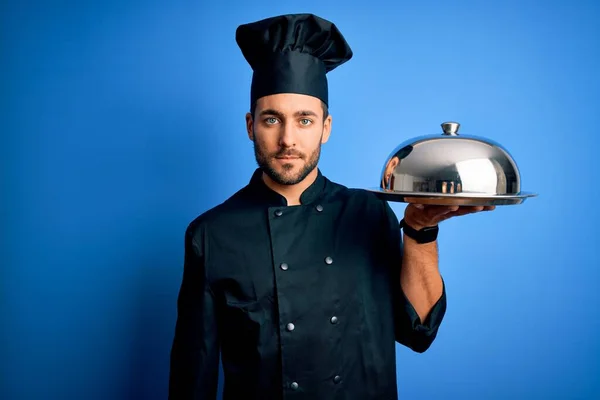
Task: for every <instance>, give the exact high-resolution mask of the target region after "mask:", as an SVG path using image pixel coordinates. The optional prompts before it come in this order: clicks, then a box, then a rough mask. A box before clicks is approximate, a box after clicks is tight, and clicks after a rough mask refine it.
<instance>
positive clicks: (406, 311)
mask: <svg viewBox="0 0 600 400" xmlns="http://www.w3.org/2000/svg"><path fill="white" fill-rule="evenodd" d="M236 38H237V43H238V45H239V46H240V48H241V50H242V52H243V54H244V56H245V58H246V60H247V61H248V63H249V64H250V65H251V67H252V68H253V70H254V74H253V78H252V86H251V112H250V113H248V115H247V116H246V126H247V131H248V137H249V138H250V140H251V141H252V142H253V143H254V151H255V155H256V160H257V163H258V168H257V169H256V170H255V172H254V174H253V175H252V177H251V178H250V182H249V184H248V185H246V186H245V187H244V188H242V189H241V190H240V191H238V192H237V193H235V194H234V195H233V196H231V197H230V198H229V199H227V200H226V201H225V202H224V203H223V204H220V205H219V206H217V207H215V208H213V209H211V210H209V211H207V212H205V213H204V214H202V215H201V216H199V217H197V218H196V219H195V220H194V221H192V222H191V223H190V225H189V226H188V228H187V231H186V234H185V262H184V269H183V279H182V284H181V288H180V293H179V298H178V316H177V324H176V329H175V337H174V341H173V346H172V353H171V374H170V386H169V396H170V398H171V399H173V400H175V399H189V400H191V399H215V398H216V392H217V382H218V380H217V376H218V362H219V355H220V354H221V356H222V362H223V368H224V372H225V385H224V393H223V396H224V398H225V399H227V400H229V399H244V400H250V399H261V400H268V399H284V398H285V399H313V400H318V399H328V400H330V399H361V400H367V399H385V400H390V399H395V398H396V396H397V384H396V369H395V368H396V358H395V343H396V342H398V343H401V344H403V345H405V346H407V347H409V348H411V349H413V350H414V351H416V352H424V351H426V350H427V349H428V348H429V347H430V345H431V343H432V342H433V340H434V339H435V337H436V334H437V331H438V328H439V326H440V323H441V321H442V318H443V316H444V313H445V310H446V297H445V288H444V283H443V280H442V277H441V275H440V273H439V271H438V260H437V247H436V246H437V245H436V241H435V240H436V235H437V224H438V223H439V222H440V221H442V220H443V219H446V218H449V217H451V216H453V215H459V214H465V213H469V212H475V211H480V210H481V209H473V208H461V209H455V208H436V207H419V206H417V205H409V206H408V207H407V208H406V211H405V214H404V218H403V222H402V224H400V223H399V221H398V220H397V218H396V216H395V215H394V213H393V211H392V210H391V209H390V207H389V205H388V204H387V203H386V202H384V201H382V200H379V199H377V198H376V197H375V196H374V195H373V194H371V193H369V192H368V191H363V190H357V189H349V188H346V187H344V186H342V185H340V184H337V183H334V182H332V181H330V180H329V179H327V178H326V177H325V176H324V175H322V173H321V171H320V170H319V168H318V166H317V164H318V161H319V157H320V149H321V145H322V144H323V143H325V142H327V140H328V138H329V135H330V133H331V121H332V118H331V116H330V115H329V113H328V103H329V99H328V91H327V80H326V73H327V72H329V71H331V70H333V69H334V68H336V67H337V66H339V65H341V64H343V63H344V62H346V61H348V60H349V59H350V58H351V57H352V51H351V49H350V47H349V46H348V44H347V43H346V41H345V40H344V38H343V36H342V35H341V33H340V32H339V31H338V29H337V28H336V26H335V25H333V24H331V23H330V22H328V21H326V20H323V19H321V18H319V17H317V16H314V15H306V14H300V15H285V16H279V17H274V18H269V19H266V20H262V21H258V22H255V23H250V24H246V25H242V26H240V27H239V28H238V29H237V34H236ZM400 226H402V227H404V234H403V235H402V233H401V232H402V231H401V227H400ZM423 228H427V229H425V230H423V231H421V229H423ZM402 236H404V240H403V238H402Z"/></svg>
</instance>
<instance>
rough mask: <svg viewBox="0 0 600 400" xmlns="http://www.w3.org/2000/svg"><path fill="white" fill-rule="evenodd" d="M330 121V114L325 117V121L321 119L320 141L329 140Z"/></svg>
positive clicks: (325, 141)
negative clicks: (321, 132) (321, 131)
mask: <svg viewBox="0 0 600 400" xmlns="http://www.w3.org/2000/svg"><path fill="white" fill-rule="evenodd" d="M331 122H332V118H331V114H330V115H328V116H327V118H325V121H323V136H322V138H321V143H327V141H328V140H329V135H330V134H331Z"/></svg>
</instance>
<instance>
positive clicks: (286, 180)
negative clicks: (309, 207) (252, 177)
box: [253, 140, 321, 185]
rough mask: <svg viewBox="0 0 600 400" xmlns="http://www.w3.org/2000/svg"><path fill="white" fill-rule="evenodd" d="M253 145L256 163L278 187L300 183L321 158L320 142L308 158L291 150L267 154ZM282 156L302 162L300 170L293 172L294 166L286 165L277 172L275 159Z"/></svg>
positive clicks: (291, 164)
mask: <svg viewBox="0 0 600 400" xmlns="http://www.w3.org/2000/svg"><path fill="white" fill-rule="evenodd" d="M253 143H254V156H255V158H256V163H257V164H258V166H259V167H260V169H262V171H263V172H264V173H265V174H267V176H268V177H269V178H271V179H272V180H273V181H274V182H276V183H277V184H279V185H295V184H297V183H300V182H302V181H303V180H304V178H306V177H307V176H308V174H310V173H311V172H312V171H313V170H314V169H315V168H316V167H317V164H318V163H319V158H320V157H321V141H319V145H318V146H317V148H316V149H315V150H314V151H313V152H312V153H311V154H310V155H309V156H307V155H306V154H303V153H300V152H298V151H295V150H293V149H285V148H283V149H281V150H279V151H278V152H276V153H273V154H267V153H266V152H265V151H264V149H262V148H261V147H260V145H257V144H256V140H255V141H254V142H253ZM282 156H294V157H298V158H299V159H300V160H303V161H304V165H303V166H302V167H301V168H300V170H298V171H296V172H294V164H293V163H286V164H283V166H282V168H283V169H282V171H277V170H276V169H275V167H274V164H275V163H276V162H277V161H276V160H275V159H276V158H277V157H282Z"/></svg>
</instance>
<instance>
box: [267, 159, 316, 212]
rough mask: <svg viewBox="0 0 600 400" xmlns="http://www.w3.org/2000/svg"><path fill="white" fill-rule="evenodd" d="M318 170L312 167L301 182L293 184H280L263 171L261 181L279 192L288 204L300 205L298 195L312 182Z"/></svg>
mask: <svg viewBox="0 0 600 400" xmlns="http://www.w3.org/2000/svg"><path fill="white" fill-rule="evenodd" d="M317 174H318V170H317V168H315V169H313V170H312V171H311V172H310V173H309V174H308V175H307V176H306V178H304V180H302V181H301V182H298V183H297V184H295V185H281V184H279V183H277V182H275V181H273V180H272V179H271V178H270V177H269V176H268V175H267V174H265V173H264V172H263V174H262V176H263V181H264V182H265V184H266V185H267V186H268V187H269V188H270V189H271V190H273V191H275V192H277V193H279V194H280V195H282V196H283V197H285V198H286V200H287V204H288V206H298V205H300V204H301V203H300V196H302V193H303V192H304V191H305V190H306V189H307V188H308V187H309V186H310V185H312V184H313V183H314V181H315V180H316V179H317Z"/></svg>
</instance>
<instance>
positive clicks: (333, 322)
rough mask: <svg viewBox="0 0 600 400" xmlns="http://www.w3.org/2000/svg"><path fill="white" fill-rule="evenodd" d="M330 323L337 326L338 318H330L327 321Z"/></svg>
mask: <svg viewBox="0 0 600 400" xmlns="http://www.w3.org/2000/svg"><path fill="white" fill-rule="evenodd" d="M329 321H331V323H332V324H334V325H335V324H337V323H338V317H336V316H335V315H334V316H333V317H331V319H330V320H329Z"/></svg>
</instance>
